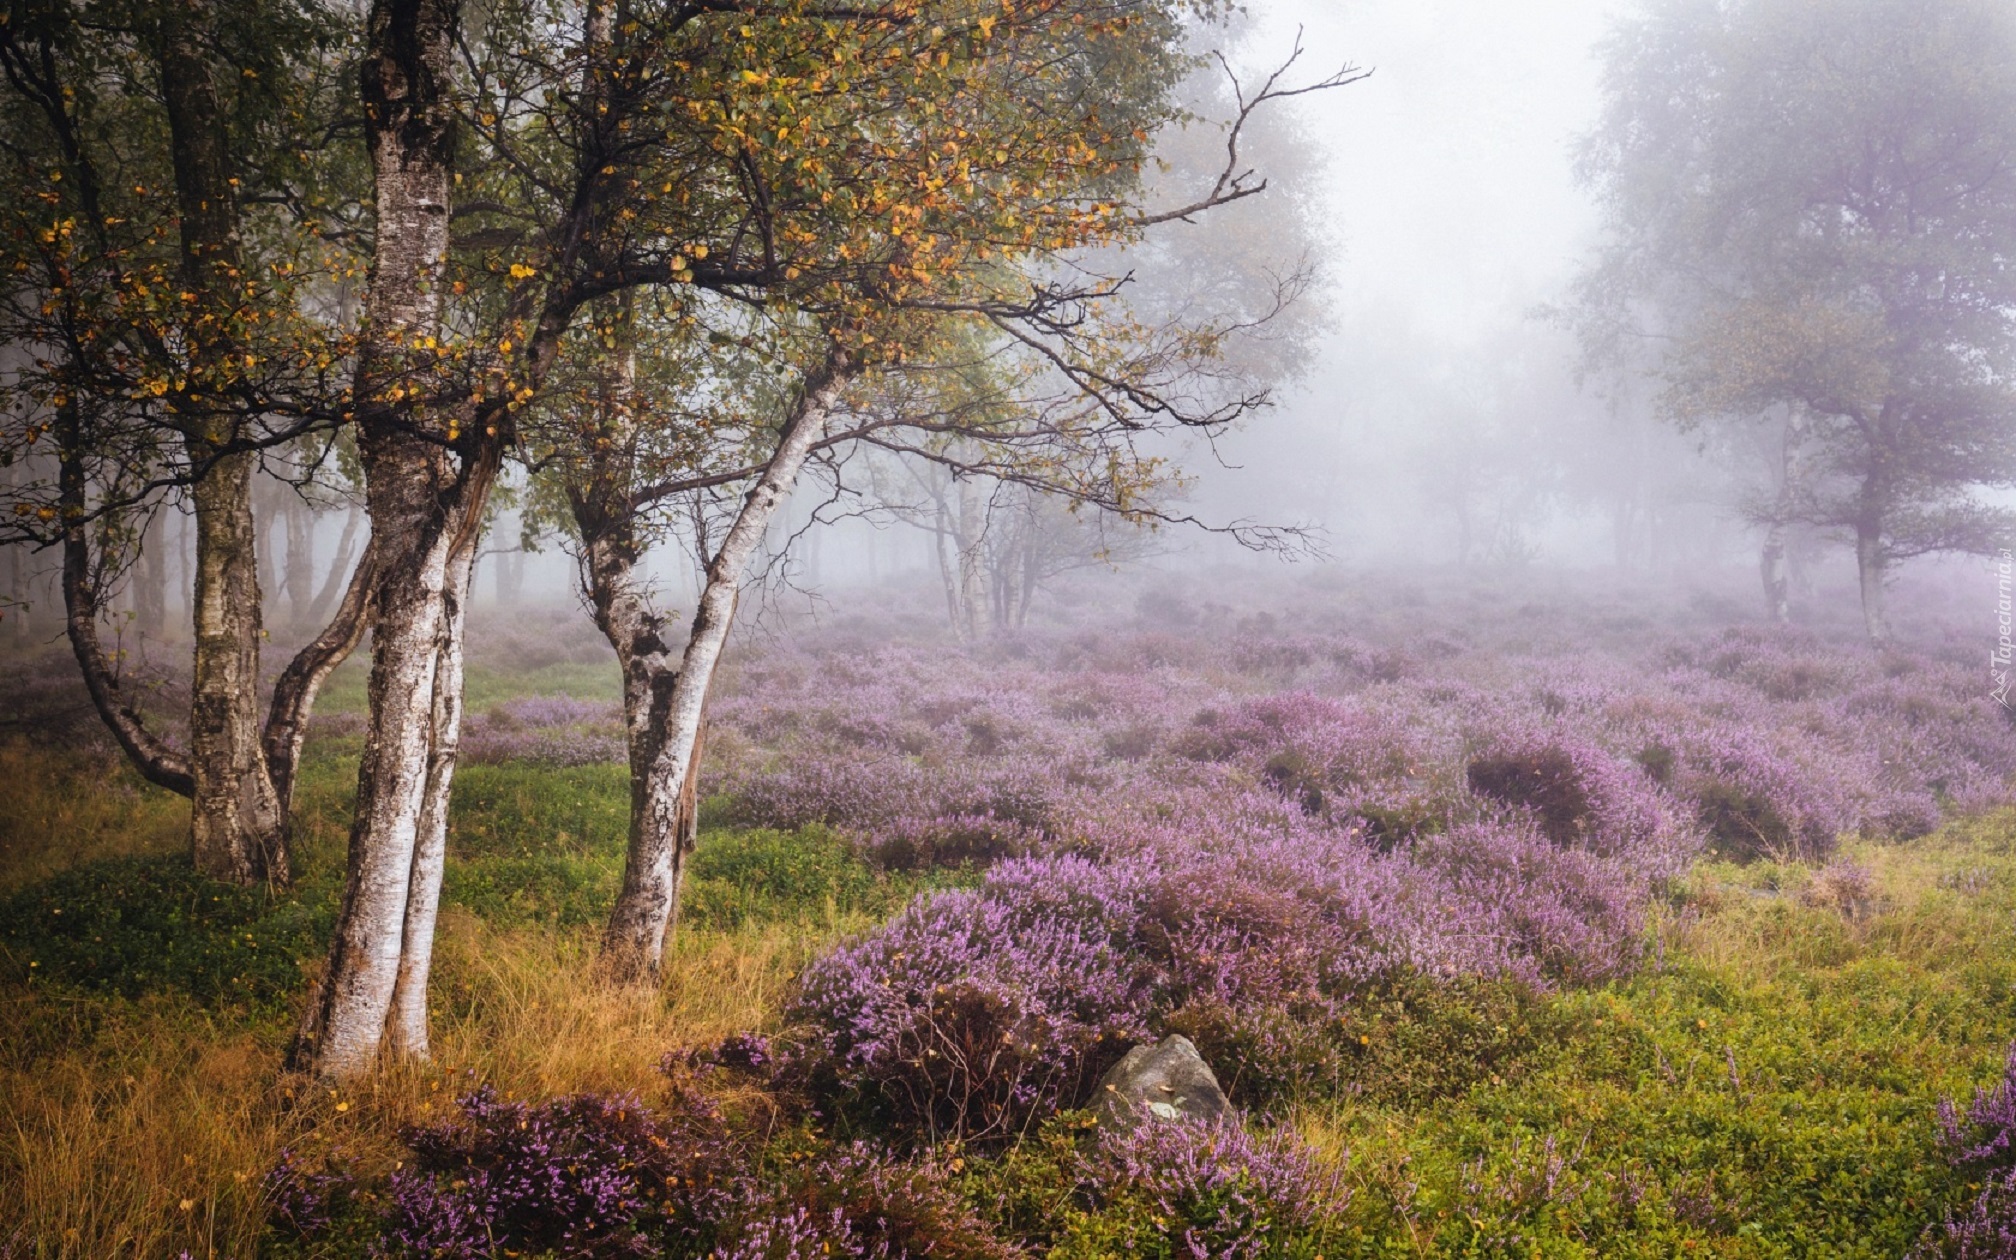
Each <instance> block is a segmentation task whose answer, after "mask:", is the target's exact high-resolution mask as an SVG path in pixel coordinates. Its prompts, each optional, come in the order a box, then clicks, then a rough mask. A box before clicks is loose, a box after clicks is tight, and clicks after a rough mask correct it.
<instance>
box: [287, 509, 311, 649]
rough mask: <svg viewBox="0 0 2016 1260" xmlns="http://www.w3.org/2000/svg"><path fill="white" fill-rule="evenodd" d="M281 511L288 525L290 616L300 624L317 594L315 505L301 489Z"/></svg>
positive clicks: (306, 618) (305, 622) (305, 618)
mask: <svg viewBox="0 0 2016 1260" xmlns="http://www.w3.org/2000/svg"><path fill="white" fill-rule="evenodd" d="M280 514H281V517H282V519H283V520H284V521H285V522H286V525H287V576H286V577H285V578H284V579H282V582H281V585H282V587H283V588H284V589H285V590H286V592H287V620H288V623H289V624H290V625H293V626H296V627H300V626H306V625H309V624H310V622H309V616H310V613H311V610H312V609H313V608H314V606H315V595H316V592H315V509H314V508H312V507H310V506H309V505H308V501H307V500H306V499H304V498H302V497H301V496H300V495H299V494H298V493H290V494H288V495H287V497H286V499H284V500H283V501H282V503H281V508H280Z"/></svg>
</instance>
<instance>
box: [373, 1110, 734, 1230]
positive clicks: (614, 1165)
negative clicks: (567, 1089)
mask: <svg viewBox="0 0 2016 1260" xmlns="http://www.w3.org/2000/svg"><path fill="white" fill-rule="evenodd" d="M457 1107H458V1111H459V1114H458V1115H457V1116H455V1117H453V1118H451V1119H449V1120H446V1121H443V1122H441V1123H438V1124H433V1125H426V1126H421V1127H417V1128H413V1129H410V1130H408V1131H407V1133H406V1134H405V1140H406V1142H407V1144H408V1145H409V1146H410V1147H412V1149H413V1155H414V1159H413V1162H412V1163H411V1164H410V1165H409V1166H407V1167H405V1168H402V1169H400V1170H399V1171H398V1172H395V1173H394V1174H393V1175H392V1181H391V1186H390V1197H391V1208H390V1211H389V1213H388V1215H387V1218H386V1221H385V1225H384V1229H383V1232H382V1234H381V1235H380V1238H379V1243H378V1252H379V1254H381V1255H386V1256H416V1257H420V1256H424V1257H454V1258H458V1260H459V1258H463V1257H467V1258H470V1260H474V1258H477V1257H482V1258H485V1260H488V1258H489V1257H493V1256H503V1255H506V1254H551V1255H554V1256H561V1257H580V1258H582V1260H587V1258H589V1257H594V1258H597V1260H600V1258H604V1257H626V1256H655V1255H659V1254H662V1253H663V1250H664V1249H665V1247H666V1246H667V1245H668V1244H670V1243H685V1244H698V1243H704V1242H705V1241H707V1240H709V1239H711V1238H712V1236H713V1231H714V1229H715V1228H716V1227H717V1226H718V1224H719V1222H720V1221H722V1220H723V1219H724V1218H725V1217H726V1216H727V1215H728V1214H729V1213H730V1211H731V1210H732V1209H733V1208H734V1206H735V1205H736V1204H737V1203H739V1202H740V1200H741V1198H742V1197H743V1196H744V1195H745V1193H746V1191H745V1190H744V1188H743V1185H742V1178H743V1175H744V1168H745V1167H746V1163H747V1157H746V1153H744V1152H742V1151H741V1150H740V1149H739V1147H738V1146H737V1145H736V1143H735V1141H734V1140H733V1138H732V1137H731V1136H730V1134H729V1131H728V1128H727V1126H726V1124H725V1123H724V1122H723V1121H722V1119H721V1117H720V1116H719V1115H718V1114H717V1113H716V1112H715V1111H714V1110H713V1109H712V1108H711V1107H710V1106H708V1105H707V1104H705V1103H703V1102H700V1101H698V1100H696V1099H690V1098H682V1100H681V1109H680V1110H679V1111H677V1112H675V1113H671V1114H662V1113H654V1112H653V1111H652V1110H651V1109H650V1108H648V1107H647V1106H645V1105H644V1103H643V1102H641V1101H640V1100H639V1099H637V1098H636V1097H635V1096H632V1095H626V1094H618V1095H610V1096H604V1095H596V1094H575V1095H570V1096H567V1097H563V1098H555V1099H551V1100H549V1101H546V1102H542V1103H515V1102H504V1101H502V1100H500V1099H499V1098H498V1097H497V1095H496V1093H495V1092H494V1091H493V1090H491V1089H489V1088H488V1087H485V1088H483V1089H479V1090H477V1091H476V1092H475V1093H473V1094H470V1095H468V1096H466V1097H464V1098H462V1099H461V1100H459V1102H458V1104H457Z"/></svg>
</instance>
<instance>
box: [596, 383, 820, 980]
mask: <svg viewBox="0 0 2016 1260" xmlns="http://www.w3.org/2000/svg"><path fill="white" fill-rule="evenodd" d="M849 375H850V371H849V366H848V362H847V359H846V357H845V356H844V354H842V353H841V352H840V351H839V350H838V349H837V348H836V349H834V350H833V351H832V352H831V353H830V354H829V355H828V357H827V359H826V361H825V363H824V364H822V365H821V366H820V368H819V369H818V370H816V371H815V372H813V373H812V374H811V376H810V379H808V380H807V381H806V384H805V389H804V392H803V394H802V395H801V396H800V398H799V400H798V402H797V404H796V406H795V407H794V408H793V409H792V413H791V415H790V417H789V419H788V420H787V422H786V424H785V426H784V429H783V432H782V434H781V435H780V436H779V438H778V442H777V448H776V450H775V451H774V452H773V453H772V455H771V456H770V459H769V462H768V463H767V465H766V466H765V467H764V470H763V474H762V475H761V476H760V477H759V478H757V481H756V484H755V485H754V486H752V487H751V488H750V490H749V493H748V494H747V495H746V496H744V498H743V501H742V507H741V510H740V511H739V512H738V513H737V514H736V517H735V522H734V524H733V525H731V526H730V527H729V530H728V534H727V537H725V538H724V539H723V540H722V542H721V549H720V550H719V551H718V552H716V553H715V555H714V557H713V559H712V560H710V561H709V562H708V564H707V570H706V581H705V584H704V585H703V586H702V588H701V592H700V600H699V607H698V609H697V610H696V611H695V613H694V615H693V627H692V630H691V631H690V632H689V633H688V635H687V639H686V647H685V651H684V652H683V653H682V655H681V657H680V660H679V665H678V669H677V671H676V672H673V671H671V670H668V669H666V668H664V667H663V665H659V666H658V667H656V668H654V669H652V670H651V671H650V672H649V673H648V675H646V674H645V673H644V672H643V671H636V673H637V676H636V678H635V679H634V680H633V679H632V678H631V677H629V676H628V675H629V674H630V673H631V672H632V671H631V670H626V679H625V686H624V705H625V708H626V714H625V716H626V718H627V719H628V721H629V726H630V730H631V738H632V743H631V819H630V847H629V851H628V853H627V854H626V855H625V860H624V865H623V889H622V891H621V893H619V894H618V896H617V899H616V905H615V908H614V909H613V910H612V911H611V913H610V916H609V926H608V928H607V930H606V931H605V932H604V933H603V937H602V957H603V966H604V968H605V970H606V972H607V973H608V974H609V975H610V976H611V977H612V978H614V979H616V980H618V981H623V982H631V983H640V982H648V981H655V980H656V979H657V977H658V974H659V968H660V966H661V965H662V963H663V961H664V956H665V939H666V935H667V933H668V932H669V931H670V930H671V926H672V924H673V922H674V918H675V916H676V915H677V913H678V905H679V884H680V880H681V878H682V876H683V872H684V867H685V852H686V849H687V848H689V847H690V840H689V839H688V837H690V835H691V834H692V830H693V827H694V825H695V819H696V810H695V802H696V776H695V770H696V769H697V766H698V763H699V750H700V725H701V718H702V716H703V714H704V712H705V710H706V705H707V693H708V690H709V688H710V687H711V686H712V685H713V681H714V671H715V667H716V666H717V665H718V664H719V662H720V659H721V649H722V647H723V646H724V645H725V644H726V642H727V639H728V631H729V629H730V628H731V627H732V626H733V624H734V620H735V606H736V603H737V601H738V600H739V598H740V594H741V582H742V574H743V572H744V570H745V569H746V568H747V567H748V563H749V560H750V558H751V556H753V555H754V554H755V552H756V549H757V548H758V546H760V545H761V543H762V540H763V535H764V531H765V530H766V529H767V528H768V526H769V524H770V521H771V519H772V517H773V516H774V515H775V514H776V511H777V508H778V506H779V505H780V504H782V503H783V502H784V500H785V499H786V498H787V497H788V496H789V495H790V493H791V487H792V485H793V483H794V482H795V481H796V480H797V477H798V473H799V471H800V469H802V468H803V467H804V464H805V460H806V457H807V456H808V455H810V454H811V452H812V449H813V447H814V446H815V445H816V444H817V443H818V441H819V439H820V437H821V436H822V435H823V434H824V433H825V430H826V424H827V420H828V418H829V417H830V416H831V414H832V412H833V409H834V408H835V406H836V405H837V404H838V402H839V397H840V393H841V391H842V390H843V389H844V388H845V387H846V383H847V380H848V378H849ZM650 637H652V638H655V637H656V636H655V631H653V632H652V634H651V636H650ZM640 642H643V641H642V640H640ZM647 646H648V644H647ZM618 650H619V651H621V650H623V649H622V647H621V646H620V645H619V648H618ZM632 659H633V660H656V661H660V662H667V661H669V653H668V652H666V651H665V650H664V645H663V644H662V643H660V644H658V647H657V650H656V652H654V653H650V654H648V655H646V654H639V653H635V652H633V653H632ZM640 703H642V704H646V705H648V708H647V709H645V710H644V712H642V713H639V712H638V711H637V709H636V708H634V707H633V706H635V705H638V704H640Z"/></svg>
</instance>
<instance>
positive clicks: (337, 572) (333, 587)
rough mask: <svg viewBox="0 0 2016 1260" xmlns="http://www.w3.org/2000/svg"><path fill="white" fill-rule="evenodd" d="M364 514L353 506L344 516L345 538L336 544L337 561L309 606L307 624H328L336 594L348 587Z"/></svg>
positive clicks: (330, 567) (323, 578) (325, 576)
mask: <svg viewBox="0 0 2016 1260" xmlns="http://www.w3.org/2000/svg"><path fill="white" fill-rule="evenodd" d="M362 516H363V514H362V513H361V512H359V511H358V510H357V508H356V507H355V506H354V505H353V506H352V507H351V508H350V509H349V510H348V511H346V512H345V513H344V514H343V536H342V537H341V538H339V539H338V540H337V542H336V559H335V561H334V562H333V563H331V564H330V566H329V572H328V573H326V574H324V575H323V577H322V585H321V587H320V589H318V590H317V591H316V592H315V598H314V601H313V602H311V603H310V604H309V605H308V615H307V617H306V619H305V624H307V625H311V626H319V625H325V624H327V622H328V620H329V607H330V605H331V604H332V603H334V602H335V599H336V593H337V592H338V591H341V590H343V589H345V587H346V586H347V585H348V579H349V578H350V576H351V573H350V561H351V559H352V558H353V557H354V556H355V554H356V549H357V524H358V522H359V520H360V519H361V518H362Z"/></svg>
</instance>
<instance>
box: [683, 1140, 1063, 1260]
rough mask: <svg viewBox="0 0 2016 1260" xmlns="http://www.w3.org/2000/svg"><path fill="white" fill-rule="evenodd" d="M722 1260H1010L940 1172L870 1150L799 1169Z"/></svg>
mask: <svg viewBox="0 0 2016 1260" xmlns="http://www.w3.org/2000/svg"><path fill="white" fill-rule="evenodd" d="M722 1239H723V1244H724V1245H723V1246H722V1247H720V1249H718V1250H716V1251H714V1252H711V1253H710V1255H711V1256H712V1257H714V1258H715V1260H829V1258H831V1260H925V1258H926V1257H929V1258H930V1260H1010V1258H1011V1257H1014V1256H1018V1255H1025V1254H1027V1253H1025V1252H1023V1251H1021V1250H1020V1249H1019V1248H1017V1247H1014V1246H1012V1245H1010V1244H1008V1243H1006V1242H1003V1241H1001V1240H1000V1239H998V1238H997V1237H996V1236H995V1235H994V1232H993V1230H992V1229H991V1228H990V1227H989V1226H988V1225H987V1223H986V1222H984V1221H983V1220H981V1219H980V1217H979V1216H978V1215H977V1214H975V1212H974V1211H973V1209H972V1208H971V1207H970V1206H968V1205H967V1204H966V1203H965V1201H964V1200H962V1199H961V1198H960V1196H959V1194H958V1193H957V1191H956V1190H954V1189H953V1187H952V1186H951V1185H950V1184H949V1182H948V1179H947V1177H946V1175H945V1171H944V1169H943V1167H942V1166H941V1165H939V1164H936V1163H930V1162H922V1163H906V1162H903V1161H901V1160H898V1159H896V1158H895V1157H893V1156H892V1155H890V1154H889V1153H887V1152H883V1151H878V1150H876V1149H874V1148H872V1147H869V1146H865V1145H854V1146H850V1147H843V1148H840V1149H838V1150H836V1151H833V1152H831V1153H829V1154H827V1155H826V1156H824V1157H823V1158H819V1159H815V1160H810V1161H806V1162H802V1163H799V1164H797V1165H796V1166H795V1167H792V1168H791V1169H789V1170H788V1171H786V1172H785V1173H784V1174H783V1175H782V1176H781V1178H780V1179H779V1180H778V1181H777V1182H776V1183H775V1184H773V1185H771V1186H769V1187H767V1188H765V1189H763V1190H761V1191H755V1192H752V1196H751V1200H750V1202H749V1203H748V1204H747V1205H746V1206H744V1207H743V1208H742V1209H741V1210H740V1212H739V1213H738V1215H737V1216H736V1217H735V1218H734V1219H733V1220H732V1221H731V1222H730V1223H729V1225H728V1226H727V1227H726V1228H724V1229H723V1231H722Z"/></svg>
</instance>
